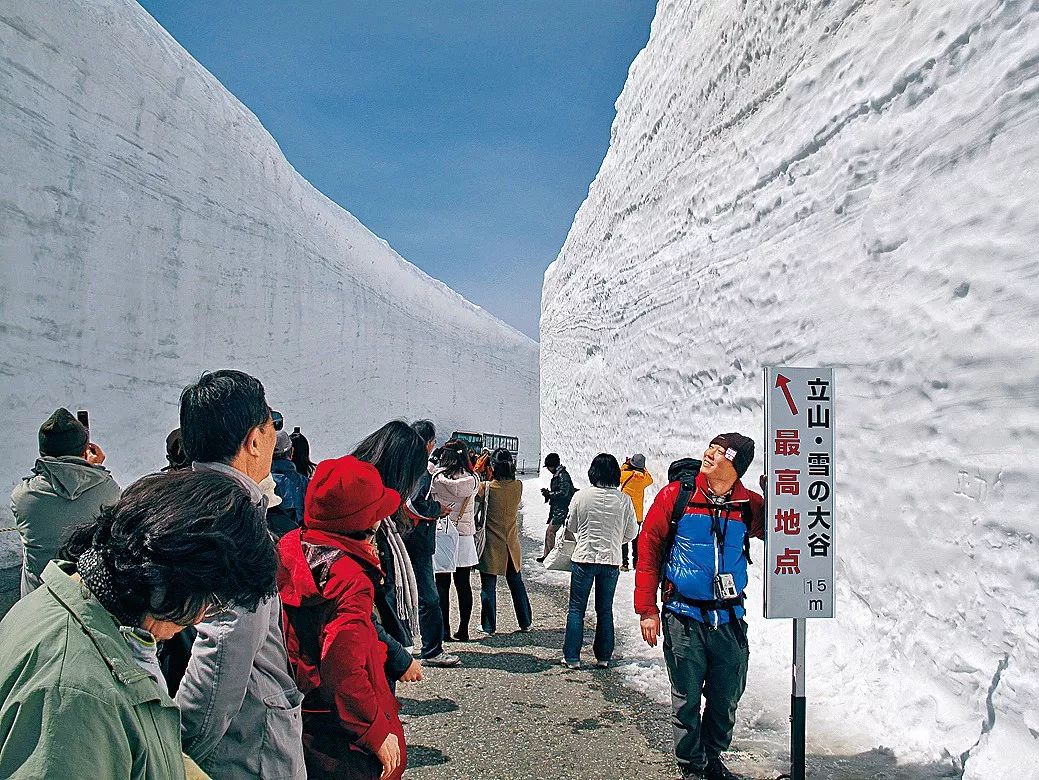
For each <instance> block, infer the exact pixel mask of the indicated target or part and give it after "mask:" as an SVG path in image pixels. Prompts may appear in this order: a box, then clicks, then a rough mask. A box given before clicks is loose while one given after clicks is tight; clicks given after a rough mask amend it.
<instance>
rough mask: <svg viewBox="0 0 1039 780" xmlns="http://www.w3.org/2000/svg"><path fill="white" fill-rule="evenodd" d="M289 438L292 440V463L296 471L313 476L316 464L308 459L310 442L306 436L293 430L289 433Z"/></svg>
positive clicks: (305, 475) (306, 475)
mask: <svg viewBox="0 0 1039 780" xmlns="http://www.w3.org/2000/svg"><path fill="white" fill-rule="evenodd" d="M289 439H290V440H291V441H292V464H293V465H294V466H295V467H296V471H298V472H299V473H300V474H302V475H303V476H304V477H312V476H314V469H316V468H317V464H316V463H314V462H313V461H312V460H311V459H310V442H309V441H308V440H307V437H306V436H304V435H303V434H302V433H300V432H299V431H293V432H292V433H290V434H289Z"/></svg>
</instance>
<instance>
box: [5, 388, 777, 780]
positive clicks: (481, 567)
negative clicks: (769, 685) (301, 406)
mask: <svg viewBox="0 0 1039 780" xmlns="http://www.w3.org/2000/svg"><path fill="white" fill-rule="evenodd" d="M84 422H86V421H83V420H80V419H77V417H76V416H73V415H72V414H71V413H70V412H69V411H68V410H66V409H58V410H57V411H56V412H55V413H54V414H53V415H52V416H51V417H50V418H49V419H48V420H46V421H45V422H44V423H43V425H42V426H41V428H40V431H39V452H40V458H39V459H38V460H37V461H36V466H35V468H34V469H33V473H32V476H30V477H28V478H26V479H24V480H23V481H22V482H21V483H20V484H19V485H18V486H16V487H15V489H14V492H13V494H12V511H13V513H14V515H15V519H16V522H17V527H18V530H19V532H20V533H21V536H22V542H23V550H24V553H23V566H22V576H21V595H22V598H21V600H20V601H19V602H18V603H17V604H15V605H14V607H13V608H12V609H11V610H10V612H9V613H8V614H7V616H6V617H5V618H4V619H3V621H2V623H0V776H2V777H81V776H84V777H85V776H90V777H133V778H138V777H139V778H182V777H186V778H199V777H215V778H304V777H311V778H371V779H373V780H374V778H380V780H390V779H391V778H399V777H400V776H401V775H402V774H403V772H404V770H405V768H406V767H407V749H406V745H405V736H404V730H403V727H402V723H401V719H400V716H399V703H398V700H397V698H396V688H397V685H398V683H416V682H420V681H422V679H423V674H424V672H423V669H424V667H429V666H433V667H442V668H452V667H457V666H459V665H460V663H461V661H460V659H459V657H458V656H457V655H454V654H452V653H450V652H448V650H447V649H445V643H450V642H465V641H469V640H470V638H471V636H470V631H471V623H472V613H473V608H474V595H473V591H472V574H473V572H474V571H478V572H479V575H480V577H479V580H480V612H479V628H478V629H477V630H479V631H480V632H481V633H482V634H483V635H492V634H494V633H495V631H496V630H497V626H498V621H497V584H498V578H499V577H504V578H505V581H506V585H507V587H508V590H509V592H510V595H511V597H512V603H513V608H514V611H515V615H516V619H517V625H518V628H519V631H521V632H529V631H531V630H532V628H533V623H534V618H533V614H532V610H531V604H530V599H529V597H528V594H527V590H526V586H525V583H524V580H523V576H522V568H523V565H522V554H521V548H520V539H519V528H518V516H519V511H520V505H521V500H522V492H523V487H522V484H521V483H520V482H519V481H518V480H517V479H516V464H515V460H514V457H513V455H512V454H511V453H510V452H509V451H507V450H504V449H499V450H495V451H493V452H490V451H485V452H484V453H482V454H481V456H480V457H479V458H476V459H474V458H473V457H472V454H471V453H470V451H469V449H468V445H467V444H466V443H465V442H462V441H458V440H448V441H446V442H444V443H443V444H440V445H439V446H438V441H437V433H436V429H435V426H434V424H433V423H432V422H431V421H428V420H419V421H417V422H414V423H412V424H408V423H406V422H403V421H400V420H395V421H391V422H389V423H387V424H385V425H383V426H382V427H381V428H379V429H378V430H376V431H374V432H372V433H371V434H369V435H368V436H366V437H365V438H364V439H362V440H361V441H360V442H359V443H358V444H357V445H356V446H355V447H354V448H353V450H352V452H350V454H347V455H343V456H341V457H337V458H331V459H327V460H322V461H321V462H319V463H317V464H315V463H313V462H312V461H311V453H310V445H309V441H308V440H307V438H306V436H305V435H304V434H303V433H302V432H301V430H300V428H299V427H296V428H295V430H294V431H293V432H292V433H288V432H287V431H286V430H285V426H284V423H285V420H284V418H283V417H282V415H281V414H280V413H278V412H277V411H273V410H272V409H271V407H270V406H269V405H268V402H267V398H266V395H265V392H264V388H263V385H262V384H261V383H260V381H259V380H257V379H256V378H254V377H251V376H249V375H248V374H245V373H242V372H240V371H233V370H222V371H215V372H212V373H205V374H203V375H202V376H201V378H200V379H199V380H198V382H196V383H194V384H192V385H190V386H188V387H187V388H185V389H184V391H183V392H182V394H181V397H180V427H179V428H178V429H177V430H175V431H173V432H171V433H170V435H169V436H168V437H167V440H166V459H167V465H166V466H165V467H164V468H163V469H162V470H161V472H159V473H156V474H150V475H148V476H144V477H142V478H141V479H139V480H137V481H136V482H134V483H133V484H131V485H130V486H129V487H127V488H126V489H125V490H123V489H121V488H120V487H119V485H117V484H116V483H115V481H114V479H113V478H112V476H111V474H110V472H109V471H108V470H107V469H105V467H104V466H103V464H104V462H105V458H106V456H105V453H104V451H103V450H102V449H101V447H100V446H99V445H98V444H97V443H96V442H94V441H92V439H91V436H90V432H89V429H88V427H87V425H85V424H84ZM752 460H753V442H752V441H751V440H750V439H747V438H746V437H741V436H740V435H739V434H724V435H722V436H719V437H717V438H716V439H715V440H714V441H713V442H712V443H711V445H710V446H709V447H708V449H707V451H706V452H705V454H704V457H703V461H702V462H701V461H698V460H697V461H689V463H688V464H686V468H685V470H682V469H680V470H679V472H676V473H674V474H669V479H668V482H669V484H668V485H667V487H665V488H664V489H663V490H661V491H660V493H659V494H658V495H657V497H656V499H655V501H654V502H653V505H652V507H651V508H650V510H649V512H648V513H646V515H645V517H644V516H643V496H644V491H645V489H646V487H647V486H648V485H650V484H652V483H653V478H652V476H651V475H650V474H649V472H648V470H647V469H646V460H645V457H644V456H643V455H641V454H639V453H636V454H634V455H632V456H630V457H628V458H627V459H626V460H625V462H624V464H620V463H619V462H618V461H617V459H616V458H615V457H614V456H613V455H611V454H608V453H601V454H599V455H597V456H596V457H595V458H594V459H593V461H592V463H591V466H590V468H589V470H588V481H589V487H587V488H584V489H582V490H577V489H576V487H575V486H574V483H573V480H572V479H571V478H570V476H569V474H568V472H567V470H566V468H565V467H564V466H563V465H562V463H561V461H560V458H559V456H558V455H557V454H555V453H552V454H549V455H548V456H547V457H546V458H545V464H544V465H545V468H546V469H547V470H548V471H549V472H550V474H551V482H550V484H549V486H548V487H547V488H545V489H544V490H543V491H542V493H543V496H544V499H545V501H546V502H547V503H548V504H549V512H548V527H547V529H546V534H545V545H544V550H543V554H542V555H541V556H540V557H539V558H538V560H539V561H543V562H544V563H545V564H546V566H548V567H549V568H558V569H562V570H569V571H570V599H569V606H568V612H567V620H566V631H565V638H564V643H563V648H562V654H561V659H560V660H561V663H562V664H564V665H565V666H567V667H571V668H577V667H579V666H580V663H581V652H582V645H583V640H584V636H583V634H584V624H585V614H586V611H587V607H588V601H589V598H590V597H591V594H592V593H593V592H594V594H595V595H594V598H595V616H596V621H595V636H594V640H593V642H592V651H593V653H594V659H595V660H594V663H595V666H597V667H599V668H604V669H605V668H608V667H609V665H610V663H611V661H612V660H613V656H614V648H615V629H614V618H613V603H614V596H615V592H616V589H617V583H618V579H619V575H620V572H621V571H622V570H628V569H629V548H630V560H631V562H632V563H634V564H635V567H636V577H635V608H636V611H637V612H638V613H639V614H640V619H641V627H642V634H643V637H644V638H645V640H646V641H647V642H649V643H650V644H651V645H655V644H656V642H657V636H658V634H660V632H661V630H663V638H664V654H665V659H666V661H667V667H668V672H669V674H670V676H671V680H672V687H673V689H674V691H673V697H674V707H675V738H676V755H677V758H678V762H679V765H680V768H681V769H682V771H683V775H684V776H686V777H704V778H711V779H712V780H714V778H722V779H723V780H724V778H727V777H731V775H730V774H729V773H728V771H727V770H726V769H725V767H724V765H723V764H721V761H720V757H719V756H720V753H721V752H722V751H724V750H725V749H727V748H728V744H729V740H730V739H731V735H732V727H733V724H734V721H735V712H736V705H737V703H738V700H739V696H740V694H741V693H742V691H743V686H744V684H745V679H746V665H747V653H746V647H747V643H746V627H745V624H744V623H743V621H742V617H743V610H742V596H740V597H736V596H735V595H733V594H730V593H728V591H726V592H725V593H720V592H719V591H718V580H719V577H721V578H722V579H723V580H725V578H728V579H727V580H725V582H726V584H730V585H732V586H733V587H735V588H736V589H737V591H738V592H739V593H740V594H742V590H743V588H744V587H745V585H746V562H747V559H748V553H749V551H748V550H746V549H745V548H746V546H747V545H746V544H745V538H746V537H748V536H749V535H754V536H761V535H762V533H763V519H762V517H763V514H762V503H761V497H760V496H758V494H756V493H753V492H751V491H749V490H747V489H746V488H744V487H743V486H742V484H741V483H740V479H739V478H740V477H742V476H743V473H744V472H745V471H746V469H747V467H748V466H749V464H750V462H751V461H752ZM681 463H683V462H679V465H680V464H681ZM691 464H695V468H694V467H693V466H692V465H691ZM748 510H749V511H748ZM704 518H706V529H707V530H706V531H704V522H702V521H703V520H704ZM722 523H723V524H724V527H725V528H726V529H727V531H726V533H728V534H732V536H731V537H729V541H725V539H724V538H723V539H722V542H721V543H722V544H723V545H731V544H734V543H735V542H733V540H737V539H738V543H739V545H741V547H740V549H739V552H740V553H741V555H737V556H734V557H733V556H730V558H729V560H730V561H732V563H731V564H730V566H729V567H728V568H727V569H726V570H725V571H721V570H719V568H718V566H717V564H716V563H715V564H713V565H712V566H711V567H707V566H705V565H704V562H703V561H704V556H705V555H708V556H709V555H712V554H713V552H712V550H713V548H714V545H715V541H716V540H715V539H714V536H713V534H714V533H715V531H716V530H717V529H718V528H719V527H720V525H721V524H722ZM640 527H641V533H640ZM705 550H706V551H707V552H705ZM708 569H709V570H710V572H711V576H710V577H708V578H707V579H708V581H707V582H706V584H705V583H704V581H703V580H704V576H705V575H704V572H706V571H708ZM661 584H663V586H664V587H663V589H662V597H663V603H662V605H660V606H658V599H657V594H658V591H661V587H660V586H661ZM452 590H453V591H454V594H453V596H454V600H455V601H456V602H457V609H456V615H457V622H456V623H454V624H452V622H451V619H450V618H451V612H452V610H451V603H452ZM661 607H662V608H663V614H664V617H663V623H661V617H660V612H661ZM453 627H454V630H452V628H453ZM701 693H702V694H703V696H704V697H705V698H706V707H705V708H704V709H703V712H702V713H701V706H700V705H701V702H700V699H701Z"/></svg>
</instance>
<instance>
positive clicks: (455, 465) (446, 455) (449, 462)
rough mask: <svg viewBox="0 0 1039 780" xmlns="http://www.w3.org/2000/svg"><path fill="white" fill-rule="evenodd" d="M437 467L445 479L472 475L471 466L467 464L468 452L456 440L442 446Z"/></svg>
mask: <svg viewBox="0 0 1039 780" xmlns="http://www.w3.org/2000/svg"><path fill="white" fill-rule="evenodd" d="M439 465H440V468H441V470H442V471H443V472H444V476H447V477H459V476H461V475H463V474H472V473H473V467H472V464H471V463H470V462H469V451H468V449H466V447H465V445H464V444H463V443H462V442H460V441H458V440H457V439H452V440H451V441H449V442H448V443H447V444H445V445H444V450H443V452H442V453H441V454H440V464H439Z"/></svg>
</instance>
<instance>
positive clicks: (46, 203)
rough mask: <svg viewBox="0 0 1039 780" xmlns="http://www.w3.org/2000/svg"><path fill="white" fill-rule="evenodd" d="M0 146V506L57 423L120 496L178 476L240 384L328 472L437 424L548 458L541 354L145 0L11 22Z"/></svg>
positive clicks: (41, 1) (33, 3)
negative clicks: (190, 433) (242, 93)
mask: <svg viewBox="0 0 1039 780" xmlns="http://www.w3.org/2000/svg"><path fill="white" fill-rule="evenodd" d="M0 148H2V155H0V156H2V161H0V258H2V272H0V383H2V384H0V410H2V412H3V416H4V421H3V426H4V430H5V436H4V442H5V445H4V447H3V448H2V449H0V473H2V474H3V475H4V476H5V480H6V481H5V483H4V484H5V485H6V487H4V488H3V490H5V491H6V490H9V489H10V487H11V486H12V485H13V484H14V483H15V482H16V481H17V480H18V478H20V477H22V476H24V475H25V474H27V473H28V471H29V469H30V468H31V467H32V464H33V460H34V458H35V450H36V431H37V428H38V427H39V425H40V423H41V422H42V421H43V420H44V419H46V417H47V415H49V414H50V412H52V411H53V410H54V408H55V407H57V406H60V405H64V406H68V407H69V408H70V409H72V410H75V409H77V408H86V409H89V411H90V414H91V427H92V429H93V430H92V433H93V434H94V436H95V438H96V439H97V441H98V442H99V443H100V444H101V445H102V446H103V447H104V448H105V449H106V450H107V452H108V465H110V466H111V467H112V469H113V470H114V472H115V474H116V477H117V478H118V479H119V480H120V482H121V483H123V484H126V483H127V482H128V481H129V480H131V479H132V478H133V477H134V476H136V475H139V474H141V473H144V472H145V471H147V470H152V469H155V468H157V467H159V466H161V465H163V464H164V450H163V447H164V440H165V436H166V434H167V433H168V432H169V430H170V429H171V428H174V427H176V425H177V414H178V412H177V408H178V400H179V394H180V390H181V389H182V388H183V386H184V385H186V384H188V383H189V382H191V381H194V380H195V379H197V378H198V375H199V373H200V372H201V371H202V370H203V369H216V368H223V367H236V368H240V369H242V370H245V371H248V372H250V373H253V374H255V375H256V376H258V377H260V378H261V380H262V381H263V382H264V384H265V386H266V389H267V395H268V398H269V400H270V402H271V403H272V405H274V407H275V408H277V409H280V410H282V411H283V412H284V414H285V416H286V422H287V424H288V425H289V426H296V425H299V426H301V427H302V428H303V430H304V432H305V433H306V434H308V436H309V437H310V439H311V445H312V448H313V450H314V454H315V455H316V456H318V457H328V456H334V455H340V454H343V453H344V452H346V451H348V448H349V447H350V446H351V445H352V444H354V443H355V442H356V441H357V440H358V439H360V438H361V437H362V436H363V435H364V434H366V433H368V432H369V431H371V430H374V429H375V428H376V427H377V426H379V425H381V424H382V423H384V422H386V421H387V420H389V419H392V418H394V417H405V418H408V419H415V418H419V417H427V416H428V417H430V418H432V419H433V420H435V421H436V422H437V424H438V426H439V428H440V431H441V433H444V434H449V433H450V432H451V430H452V429H454V428H458V429H465V430H480V431H488V432H494V433H505V434H512V435H517V436H519V438H520V446H521V450H522V451H523V452H522V453H521V457H523V456H526V457H527V459H528V460H531V459H536V458H537V453H538V446H539V442H538V439H539V433H538V423H539V420H538V408H537V393H538V391H537V387H538V364H537V361H538V358H537V345H536V343H535V342H533V341H532V340H531V339H529V338H527V337H526V336H524V335H522V334H520V333H519V332H517V331H515V330H513V329H512V328H510V327H508V326H506V325H505V324H504V323H502V322H500V321H499V320H497V319H495V318H494V317H492V316H491V315H489V314H488V313H486V312H485V311H483V310H481V309H480V308H478V307H476V306H474V305H473V304H471V303H469V302H468V301H466V300H464V299H463V298H461V297H460V296H459V295H458V294H456V293H455V292H453V291H452V290H450V289H449V288H447V287H446V286H445V285H443V284H441V283H440V282H438V281H436V280H434V279H431V278H430V277H428V276H427V275H426V274H424V273H422V272H421V271H420V270H418V269H417V268H415V267H414V266H412V265H411V264H409V263H407V262H406V261H404V260H403V259H402V258H401V257H400V256H399V255H397V253H396V252H394V251H393V250H392V249H391V248H390V247H389V246H388V245H387V244H386V242H385V241H382V240H381V239H379V238H378V237H377V236H375V235H373V234H372V233H371V232H369V231H368V230H367V229H366V228H365V227H364V225H362V224H361V223H360V222H358V221H357V220H356V219H355V218H354V217H353V216H351V215H350V214H349V213H347V212H346V211H344V210H343V209H341V208H340V207H339V206H337V205H336V204H334V203H332V202H331V201H330V200H328V199H327V198H325V197H324V196H323V195H322V194H321V193H320V192H318V191H317V190H315V189H314V188H313V187H312V186H311V185H310V184H308V183H307V182H306V181H305V180H304V179H303V178H302V177H301V176H300V175H299V174H298V173H296V171H295V170H293V169H292V167H291V166H290V165H289V164H288V162H287V161H286V160H285V158H284V156H283V155H282V154H281V151H280V150H279V149H278V146H277V144H276V143H275V142H274V140H273V139H272V138H271V137H270V135H268V134H267V132H266V131H265V130H264V129H263V127H262V126H261V125H260V123H259V122H258V121H257V119H256V117H255V116H253V115H252V114H251V113H250V112H249V111H248V109H246V108H245V106H243V105H242V104H241V103H239V102H238V101H237V100H236V99H235V98H234V97H233V96H232V95H231V94H230V93H228V92H227V90H226V89H224V88H223V87H222V86H221V85H220V84H219V83H218V82H217V80H216V79H214V78H213V76H211V75H210V74H209V73H208V72H207V71H206V70H205V69H204V68H203V67H202V66H201V65H199V63H197V62H195V61H194V60H193V59H192V58H191V57H190V56H189V55H188V54H187V52H185V51H184V49H182V48H181V47H180V45H178V44H177V43H176V41H174V40H173V39H172V38H171V37H170V36H169V35H168V34H167V33H166V32H165V31H164V30H163V29H162V28H161V27H160V26H159V25H158V24H157V23H156V22H155V21H154V20H153V19H152V18H151V17H150V16H149V15H148V14H147V13H146V12H145V11H144V10H143V9H142V8H141V7H140V6H138V5H137V4H136V3H133V2H130V0H90V2H86V0H83V1H82V2H72V1H71V0H9V1H7V2H4V3H3V4H0ZM0 504H2V507H3V509H2V512H3V513H4V516H0V525H8V524H9V523H7V522H4V520H5V519H7V520H9V519H10V518H9V515H8V514H7V503H6V501H4V502H0ZM4 538H5V540H6V541H7V544H8V547H9V546H10V543H11V534H7V535H5V537H4Z"/></svg>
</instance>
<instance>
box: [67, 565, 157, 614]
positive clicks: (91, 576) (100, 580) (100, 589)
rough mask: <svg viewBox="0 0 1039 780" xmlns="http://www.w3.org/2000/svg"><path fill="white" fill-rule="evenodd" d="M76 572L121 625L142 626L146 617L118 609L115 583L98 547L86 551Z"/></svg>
mask: <svg viewBox="0 0 1039 780" xmlns="http://www.w3.org/2000/svg"><path fill="white" fill-rule="evenodd" d="M76 571H77V572H78V573H79V577H80V579H81V580H83V584H84V585H86V586H87V588H88V589H89V590H90V592H91V593H93V594H94V598H96V599H97V600H98V603H100V604H101V606H102V607H104V608H105V609H106V610H107V611H108V612H109V613H111V615H112V616H113V617H114V618H115V619H116V620H117V621H118V622H119V624H120V625H124V626H137V625H140V623H141V619H142V618H143V617H144V615H129V614H126V613H124V612H122V611H121V609H120V608H119V607H118V604H119V598H118V596H117V595H116V587H115V583H113V582H112V574H111V573H110V572H109V570H108V566H107V565H106V564H105V561H104V558H103V557H102V555H101V551H100V550H98V549H97V548H96V547H90V548H88V549H86V550H84V551H83V553H82V554H81V555H80V556H79V560H78V561H77V562H76Z"/></svg>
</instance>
